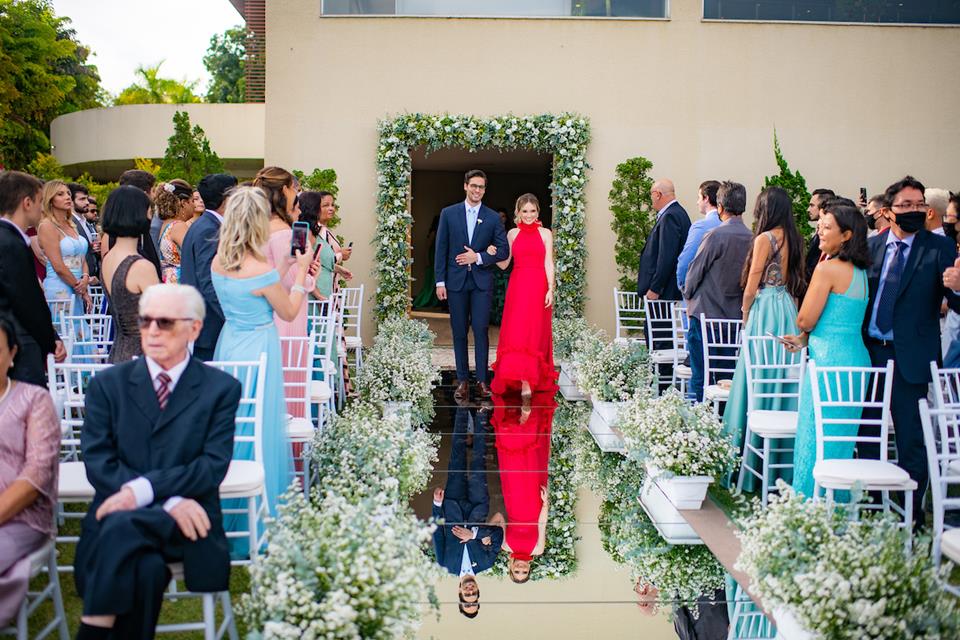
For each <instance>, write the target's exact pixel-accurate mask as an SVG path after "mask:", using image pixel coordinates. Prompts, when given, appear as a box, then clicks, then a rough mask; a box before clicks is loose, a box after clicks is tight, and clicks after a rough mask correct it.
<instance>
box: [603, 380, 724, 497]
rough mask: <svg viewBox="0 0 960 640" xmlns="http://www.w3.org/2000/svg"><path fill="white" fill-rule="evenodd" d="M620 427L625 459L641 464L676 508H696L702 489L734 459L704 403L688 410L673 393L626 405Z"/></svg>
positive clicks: (704, 489)
mask: <svg viewBox="0 0 960 640" xmlns="http://www.w3.org/2000/svg"><path fill="white" fill-rule="evenodd" d="M620 429H621V430H622V432H623V436H624V446H625V448H626V451H627V455H628V456H629V457H631V458H633V459H635V460H639V461H642V462H643V463H644V465H645V466H646V467H647V471H648V472H649V474H650V477H651V478H652V479H653V480H654V481H655V482H656V483H657V485H658V486H659V487H660V489H661V490H662V491H663V493H664V494H665V495H666V496H667V499H668V500H669V501H670V503H671V504H672V505H673V506H674V507H676V508H677V509H699V508H700V507H701V506H702V504H703V500H704V498H705V497H706V495H707V487H709V486H710V484H711V483H712V482H713V480H714V478H716V477H719V476H720V475H721V474H723V473H726V472H727V470H728V469H730V468H731V466H732V465H733V464H734V462H735V461H736V451H735V450H734V448H733V447H732V446H731V445H730V442H729V441H728V440H727V438H726V437H725V436H724V434H723V428H722V425H721V423H720V421H719V420H718V419H717V418H716V416H714V415H713V410H712V408H711V407H710V405H708V404H704V403H701V404H696V405H693V406H691V405H690V404H689V403H688V402H687V401H686V400H685V399H684V398H683V396H682V395H680V393H679V392H678V391H677V390H675V389H669V390H667V392H665V393H664V394H663V395H662V396H660V397H659V398H653V399H644V400H635V401H633V402H630V403H629V404H628V405H627V406H626V407H625V409H624V410H623V411H621V413H620Z"/></svg>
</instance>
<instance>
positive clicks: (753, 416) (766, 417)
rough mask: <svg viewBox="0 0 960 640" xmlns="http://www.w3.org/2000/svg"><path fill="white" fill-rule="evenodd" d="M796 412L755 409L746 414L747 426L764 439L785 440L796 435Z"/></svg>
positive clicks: (797, 415)
mask: <svg viewBox="0 0 960 640" xmlns="http://www.w3.org/2000/svg"><path fill="white" fill-rule="evenodd" d="M799 415H800V414H798V413H797V412H796V411H768V410H765V409H755V410H753V411H751V412H750V413H748V414H747V426H748V427H749V428H750V430H751V431H753V432H754V433H755V434H757V435H758V436H761V437H764V438H787V437H790V436H794V435H796V434H797V419H798V417H799Z"/></svg>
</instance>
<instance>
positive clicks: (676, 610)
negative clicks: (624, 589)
mask: <svg viewBox="0 0 960 640" xmlns="http://www.w3.org/2000/svg"><path fill="white" fill-rule="evenodd" d="M633 590H634V591H636V593H637V607H638V608H639V609H640V613H642V614H643V615H645V616H654V615H656V614H657V610H658V608H659V604H660V590H659V589H657V588H656V587H655V586H653V585H652V584H650V583H649V582H642V581H639V580H638V581H637V584H636V585H634V587H633ZM689 604H692V605H693V606H694V607H696V608H697V609H698V611H697V614H696V615H694V613H693V610H692V608H691V607H690V606H689V605H688V604H687V603H682V602H674V603H673V630H674V631H676V633H677V637H678V638H679V639H680V640H726V637H727V634H728V633H729V630H730V618H729V615H728V613H727V598H726V593H725V591H724V590H723V589H717V590H716V591H714V592H713V594H712V595H702V596H700V597H699V598H697V601H696V602H695V603H689Z"/></svg>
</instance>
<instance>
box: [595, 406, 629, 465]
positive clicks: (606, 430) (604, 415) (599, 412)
mask: <svg viewBox="0 0 960 640" xmlns="http://www.w3.org/2000/svg"><path fill="white" fill-rule="evenodd" d="M624 404H626V403H624V402H603V401H600V400H593V411H591V412H590V422H589V423H588V424H587V428H588V429H589V430H590V434H591V435H592V436H593V439H594V441H595V442H596V443H597V446H598V447H600V450H601V451H604V452H608V453H623V452H624V448H623V436H622V435H621V433H620V431H619V430H617V429H616V428H615V427H616V424H617V422H618V417H617V414H618V412H619V411H620V407H621V406H623V405H624Z"/></svg>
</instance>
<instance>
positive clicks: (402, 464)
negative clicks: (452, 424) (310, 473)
mask: <svg viewBox="0 0 960 640" xmlns="http://www.w3.org/2000/svg"><path fill="white" fill-rule="evenodd" d="M439 439H440V436H439V434H434V433H430V432H429V431H426V430H425V429H420V428H410V427H408V426H406V423H405V422H404V420H403V419H402V418H401V417H399V416H391V417H381V416H380V410H379V408H378V407H375V406H373V405H369V404H364V403H354V404H352V405H350V408H349V410H348V411H347V412H345V413H344V414H342V415H341V416H338V417H337V418H335V419H334V421H333V423H332V424H331V425H329V426H328V427H327V428H326V429H324V430H322V431H318V432H317V434H316V436H315V437H314V441H313V446H312V447H311V450H310V455H311V461H312V464H313V470H315V471H316V473H317V475H318V477H319V478H320V479H321V483H322V485H323V487H324V488H325V489H326V490H329V491H335V492H337V493H339V494H340V495H342V496H344V497H347V498H349V499H355V500H359V499H362V498H364V497H368V496H370V495H371V494H373V495H376V494H388V495H390V496H391V497H392V498H393V499H394V500H395V501H397V502H403V501H406V500H408V499H409V498H411V497H412V496H414V495H416V494H417V493H419V492H420V491H422V490H424V489H426V487H427V483H428V482H429V481H430V474H431V472H432V471H433V464H434V463H435V462H436V461H437V446H438V443H439Z"/></svg>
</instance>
